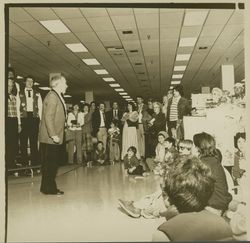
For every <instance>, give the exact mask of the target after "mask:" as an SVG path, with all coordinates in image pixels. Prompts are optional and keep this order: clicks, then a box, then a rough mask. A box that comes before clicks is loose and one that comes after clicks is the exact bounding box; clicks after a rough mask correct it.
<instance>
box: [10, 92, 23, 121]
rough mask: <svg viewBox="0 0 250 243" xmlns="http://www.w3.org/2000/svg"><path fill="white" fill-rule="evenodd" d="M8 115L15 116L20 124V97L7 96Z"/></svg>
mask: <svg viewBox="0 0 250 243" xmlns="http://www.w3.org/2000/svg"><path fill="white" fill-rule="evenodd" d="M8 117H17V119H18V124H21V119H20V98H19V96H14V95H10V96H9V98H8Z"/></svg>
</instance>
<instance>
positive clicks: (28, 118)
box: [19, 76, 42, 165]
mask: <svg viewBox="0 0 250 243" xmlns="http://www.w3.org/2000/svg"><path fill="white" fill-rule="evenodd" d="M33 85H34V78H33V77H31V76H28V77H26V78H25V88H24V89H23V90H20V93H19V96H20V101H21V105H20V115H21V123H22V131H21V134H20V148H21V161H22V164H23V165H28V164H29V162H28V160H29V159H28V151H27V149H28V140H29V145H30V154H31V165H39V164H40V161H39V154H38V131H39V122H40V119H41V116H42V98H41V95H40V93H39V92H38V91H36V90H35V89H34V88H33Z"/></svg>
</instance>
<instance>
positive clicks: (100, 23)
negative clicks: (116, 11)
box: [88, 17, 114, 31]
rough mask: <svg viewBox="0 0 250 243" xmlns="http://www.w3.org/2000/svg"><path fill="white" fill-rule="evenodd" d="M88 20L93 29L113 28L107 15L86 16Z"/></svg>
mask: <svg viewBox="0 0 250 243" xmlns="http://www.w3.org/2000/svg"><path fill="white" fill-rule="evenodd" d="M88 21H89V23H90V25H91V26H92V28H93V29H94V30H95V31H103V30H114V27H113V25H112V22H111V20H110V18H109V17H96V18H88Z"/></svg>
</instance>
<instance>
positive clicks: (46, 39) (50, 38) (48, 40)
mask: <svg viewBox="0 0 250 243" xmlns="http://www.w3.org/2000/svg"><path fill="white" fill-rule="evenodd" d="M35 38H36V39H38V40H39V41H40V42H42V43H43V44H44V45H47V46H52V45H61V44H62V43H61V42H60V41H59V40H58V39H57V38H55V36H54V35H52V34H47V35H35Z"/></svg>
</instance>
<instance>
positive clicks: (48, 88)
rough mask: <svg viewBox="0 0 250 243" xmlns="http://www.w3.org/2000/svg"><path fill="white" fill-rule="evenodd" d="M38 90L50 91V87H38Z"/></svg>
mask: <svg viewBox="0 0 250 243" xmlns="http://www.w3.org/2000/svg"><path fill="white" fill-rule="evenodd" d="M39 89H41V90H51V88H50V87H39Z"/></svg>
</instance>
